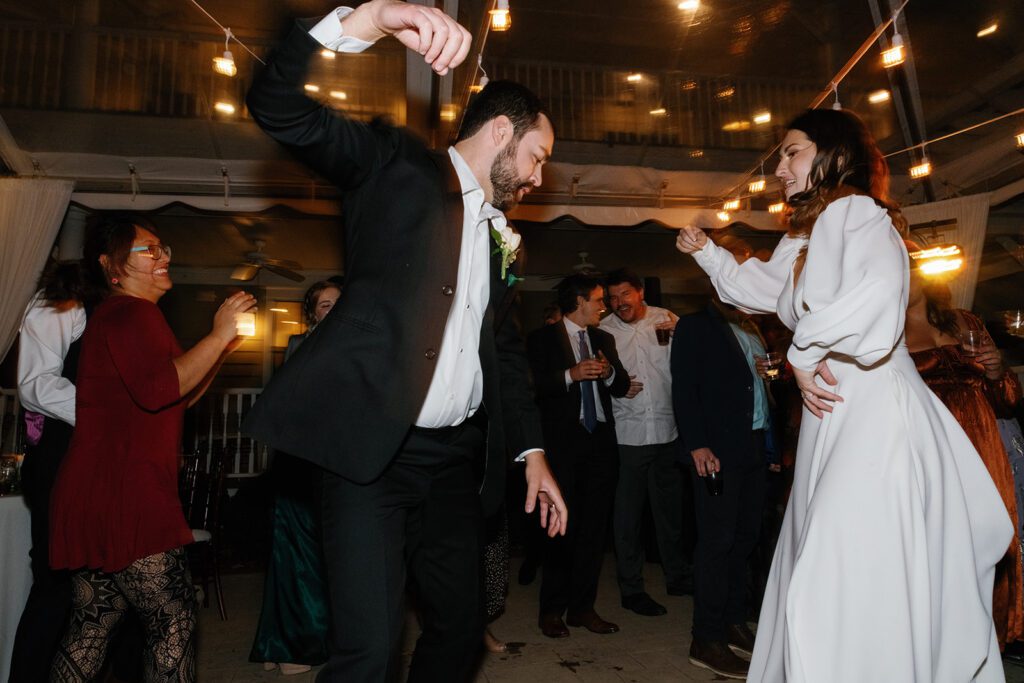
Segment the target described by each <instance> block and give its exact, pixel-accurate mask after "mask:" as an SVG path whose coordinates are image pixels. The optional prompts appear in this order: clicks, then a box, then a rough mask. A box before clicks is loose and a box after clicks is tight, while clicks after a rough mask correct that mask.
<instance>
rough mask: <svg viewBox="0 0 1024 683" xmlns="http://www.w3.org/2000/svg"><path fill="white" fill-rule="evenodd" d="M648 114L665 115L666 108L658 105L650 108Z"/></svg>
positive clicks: (666, 112)
mask: <svg viewBox="0 0 1024 683" xmlns="http://www.w3.org/2000/svg"><path fill="white" fill-rule="evenodd" d="M650 114H651V116H665V115H666V114H668V110H667V109H665V107H658V108H657V109H652V110H651V111H650Z"/></svg>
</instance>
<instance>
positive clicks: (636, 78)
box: [626, 74, 644, 83]
mask: <svg viewBox="0 0 1024 683" xmlns="http://www.w3.org/2000/svg"><path fill="white" fill-rule="evenodd" d="M642 80H644V77H643V76H642V75H641V74H629V75H628V76H626V81H627V82H629V83H639V82H640V81H642Z"/></svg>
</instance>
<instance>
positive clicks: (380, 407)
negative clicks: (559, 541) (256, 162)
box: [245, 0, 567, 683]
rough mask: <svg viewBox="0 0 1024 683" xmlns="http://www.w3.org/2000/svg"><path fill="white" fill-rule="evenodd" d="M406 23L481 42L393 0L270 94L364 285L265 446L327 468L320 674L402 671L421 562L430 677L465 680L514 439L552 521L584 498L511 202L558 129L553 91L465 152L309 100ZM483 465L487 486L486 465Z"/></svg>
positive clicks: (374, 5) (441, 48) (423, 38)
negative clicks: (535, 390)
mask: <svg viewBox="0 0 1024 683" xmlns="http://www.w3.org/2000/svg"><path fill="white" fill-rule="evenodd" d="M388 35H390V36H394V37H395V38H396V39H397V40H399V41H400V42H401V43H403V44H404V45H406V46H407V47H409V48H410V49H413V50H416V51H418V52H419V53H420V54H422V55H423V57H424V59H425V60H426V61H427V63H429V64H431V65H432V67H433V69H434V70H435V71H436V72H437V73H438V74H440V75H444V74H446V73H447V72H448V70H449V69H450V68H453V67H455V66H457V65H458V64H459V63H460V62H462V60H463V59H464V58H465V56H466V54H467V53H468V51H469V47H470V44H471V38H470V36H469V34H468V33H467V32H466V31H465V29H463V28H462V27H461V26H459V25H458V24H457V23H455V21H453V20H452V19H451V18H450V17H447V16H446V15H445V14H444V13H443V12H441V11H439V10H436V9H434V8H430V7H424V6H419V5H407V4H405V3H401V2H395V1H393V0H372V1H371V2H368V3H365V4H363V5H360V6H359V7H358V8H357V9H355V10H352V9H349V8H339V9H337V10H335V11H333V12H331V13H330V14H328V15H327V16H326V17H324V18H323V19H322V20H321V21H319V22H315V21H313V22H302V21H300V22H298V23H297V25H296V27H295V28H294V29H293V30H292V32H291V34H290V36H289V37H288V38H287V39H286V40H285V42H284V43H283V44H282V45H281V46H280V47H279V48H278V49H277V51H276V52H275V54H274V55H273V56H272V57H271V59H270V60H269V63H268V64H267V67H266V68H265V69H264V70H263V71H262V72H261V73H260V74H259V75H258V76H257V78H256V79H255V81H254V83H253V87H252V90H251V91H250V93H249V97H248V106H249V111H250V113H251V114H252V115H253V118H254V119H255V120H256V121H257V122H258V123H259V125H260V126H261V127H262V128H263V129H264V130H265V131H266V132H267V133H268V134H269V135H271V136H272V137H273V138H274V139H276V140H277V141H279V142H281V143H282V144H283V145H284V146H285V147H287V148H288V149H289V151H291V152H292V153H293V154H295V155H296V156H298V157H299V158H300V159H301V160H303V161H304V162H306V163H307V164H308V165H309V166H310V167H311V168H313V169H315V170H316V171H318V172H319V173H321V174H322V175H323V176H324V177H326V178H327V179H328V180H330V181H331V182H332V183H334V184H335V185H336V186H337V187H338V188H339V190H340V191H341V193H342V205H343V207H344V208H343V214H342V221H343V227H344V233H345V296H344V298H343V299H342V300H341V301H340V303H339V304H338V305H337V306H336V307H335V308H334V309H333V310H331V312H330V313H329V314H328V315H327V317H326V318H325V319H324V320H323V322H321V323H320V325H318V326H317V328H316V329H315V330H314V331H313V332H312V333H311V334H310V335H309V337H308V338H307V339H306V341H305V342H303V344H302V346H301V347H300V348H299V349H298V351H296V353H295V355H294V357H293V358H291V359H290V360H289V362H288V363H287V364H285V365H284V366H283V367H282V368H281V370H280V371H279V372H278V373H277V374H275V376H274V378H273V380H272V381H271V382H270V383H269V385H268V386H267V387H266V389H265V390H264V392H263V395H262V397H261V399H260V401H258V402H257V404H256V405H255V406H254V407H253V409H252V411H251V412H250V414H249V415H248V416H247V419H246V423H245V428H246V430H247V431H248V432H249V433H251V434H253V435H254V436H256V437H257V438H258V439H260V440H261V441H262V442H264V443H266V444H268V445H270V446H272V447H274V448H278V449H281V450H284V451H286V452H288V453H294V454H295V455H297V456H298V457H302V458H305V459H307V460H310V461H312V462H314V463H316V464H318V465H320V466H321V467H323V469H324V474H323V477H322V485H321V489H322V499H323V505H322V513H323V529H324V556H325V564H326V569H327V580H328V585H329V593H330V614H331V621H332V629H331V636H330V642H329V645H328V650H329V660H328V662H327V665H326V666H325V667H324V669H323V670H322V671H321V672H320V674H319V676H318V680H319V681H345V682H346V683H352V682H362V681H367V682H369V681H374V682H380V681H391V680H395V679H397V678H398V677H399V672H398V671H397V670H396V666H395V660H396V659H397V658H396V654H397V646H398V641H399V637H400V635H401V630H402V625H403V622H404V618H403V604H402V603H403V600H402V598H403V594H404V590H405V585H406V578H407V576H406V574H407V571H408V578H409V579H410V580H411V581H412V583H413V584H415V586H416V588H417V589H418V590H417V592H418V595H419V597H420V601H419V606H420V614H421V616H422V618H423V633H422V635H421V636H420V639H419V642H418V643H417V647H416V652H415V654H414V656H413V660H412V664H411V668H410V672H409V677H408V680H409V681H413V682H418V681H425V682H430V683H432V682H435V681H453V682H457V681H464V680H467V679H468V678H469V677H470V676H471V674H472V669H473V664H474V662H475V660H476V658H477V654H478V653H479V651H480V647H481V642H482V637H483V617H482V612H483V610H482V608H481V606H480V594H481V593H482V591H481V590H480V580H479V577H480V544H479V537H480V534H481V527H482V524H481V522H482V516H483V513H485V512H487V511H493V510H494V509H496V508H497V506H498V505H499V504H500V502H501V500H502V498H503V493H504V475H505V469H506V466H507V461H506V453H507V454H509V455H511V456H512V457H513V458H514V459H515V460H517V461H525V472H526V480H527V501H526V509H527V511H528V512H529V511H532V510H533V509H534V508H535V506H538V507H539V510H540V519H541V524H542V525H546V526H547V528H548V532H549V534H552V535H554V534H556V533H565V528H566V523H567V510H566V508H565V505H564V503H563V502H562V497H561V493H560V492H559V488H558V485H557V484H556V483H555V480H554V478H553V477H552V475H551V472H550V470H549V469H548V466H547V462H546V459H545V456H544V451H543V446H542V443H543V442H542V436H541V431H540V424H539V420H538V417H537V411H536V407H535V406H534V405H533V402H532V400H531V398H532V397H531V392H530V388H529V377H528V365H527V362H526V355H525V348H524V346H523V343H522V336H521V334H520V333H519V329H518V324H517V321H516V315H515V311H514V307H515V303H516V297H515V292H514V290H513V288H512V286H511V284H512V283H513V281H514V278H513V277H512V275H513V272H514V269H515V267H516V259H515V256H516V254H517V250H518V247H519V237H518V235H516V234H515V233H514V232H513V231H512V229H511V228H510V227H509V226H508V225H507V224H506V222H505V216H504V214H503V213H502V211H504V210H507V209H509V208H511V207H512V206H514V205H515V204H516V202H518V201H520V200H521V199H522V198H523V196H524V195H525V194H526V193H527V192H529V191H530V190H531V189H533V188H534V187H536V186H539V185H540V183H541V168H542V167H543V165H544V163H545V161H547V159H548V157H550V155H551V150H552V146H553V144H554V134H553V131H552V127H551V122H550V120H549V119H548V117H547V115H546V114H545V113H544V110H543V106H542V105H541V103H540V101H539V100H538V99H537V97H536V96H535V95H533V93H531V92H530V91H528V90H527V89H526V88H523V87H522V86H519V85H516V84H514V83H509V82H500V81H499V82H495V83H492V84H490V85H489V86H488V87H487V88H486V89H485V90H484V91H483V92H482V93H480V94H479V95H478V97H477V99H476V100H475V101H474V102H473V103H472V104H471V105H470V107H468V108H467V111H466V114H465V117H464V119H463V125H462V128H461V130H460V134H459V139H458V141H457V142H456V144H455V145H454V146H453V147H450V148H449V149H448V150H445V151H442V152H432V151H431V150H429V149H427V147H426V146H425V145H424V144H423V142H422V141H420V140H419V139H417V138H415V137H414V136H412V135H410V134H409V133H408V132H406V131H404V130H401V129H398V128H395V127H393V126H389V125H386V124H383V123H373V124H364V123H362V122H359V121H355V120H352V119H349V118H346V117H344V116H343V115H341V114H340V113H338V112H336V111H332V110H331V109H328V108H327V107H325V106H323V105H322V104H320V103H318V102H316V101H314V100H312V99H310V98H308V97H307V96H306V93H305V92H304V90H303V84H304V83H305V79H306V72H307V70H308V64H309V60H310V59H311V58H312V56H313V55H316V54H318V53H319V52H321V51H322V50H324V49H325V48H326V49H330V50H335V51H338V52H342V53H345V52H360V51H362V50H364V49H367V48H369V47H370V46H371V45H372V44H373V43H374V42H375V41H377V40H378V39H380V38H383V37H385V36H388ZM480 470H483V472H484V474H483V483H482V487H481V481H480V478H479V475H478V472H479V471H480Z"/></svg>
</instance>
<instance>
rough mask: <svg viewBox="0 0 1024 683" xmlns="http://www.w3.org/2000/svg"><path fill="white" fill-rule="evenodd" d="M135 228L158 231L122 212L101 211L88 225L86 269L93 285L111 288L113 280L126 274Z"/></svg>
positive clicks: (145, 222)
mask: <svg viewBox="0 0 1024 683" xmlns="http://www.w3.org/2000/svg"><path fill="white" fill-rule="evenodd" d="M136 227H139V228H142V229H144V230H149V231H150V232H151V233H153V234H154V235H156V234H157V231H156V228H155V227H153V224H152V223H150V222H149V221H148V220H146V219H144V218H142V217H140V216H130V215H127V214H120V213H111V214H99V215H97V216H95V217H94V218H93V219H92V220H91V221H90V223H89V224H88V225H87V226H86V232H85V248H84V256H83V261H84V264H85V265H84V270H85V274H86V277H87V278H88V279H89V281H90V282H91V283H92V284H93V285H94V286H100V285H102V286H103V287H105V288H106V289H108V290H109V288H110V286H111V284H112V280H113V279H114V278H118V277H121V276H123V275H124V271H125V266H127V264H128V257H129V256H131V249H132V243H133V242H134V241H135V229H136ZM100 256H106V257H107V265H106V266H104V265H103V264H102V263H101V262H100Z"/></svg>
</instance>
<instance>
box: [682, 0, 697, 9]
mask: <svg viewBox="0 0 1024 683" xmlns="http://www.w3.org/2000/svg"><path fill="white" fill-rule="evenodd" d="M678 7H679V9H681V10H683V11H684V12H696V11H697V10H698V9H700V0H683V1H682V2H680V3H679V5H678Z"/></svg>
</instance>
